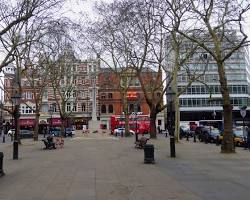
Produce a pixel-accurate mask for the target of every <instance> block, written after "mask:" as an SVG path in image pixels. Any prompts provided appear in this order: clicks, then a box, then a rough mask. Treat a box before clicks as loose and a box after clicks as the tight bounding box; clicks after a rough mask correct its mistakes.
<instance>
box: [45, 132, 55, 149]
mask: <svg viewBox="0 0 250 200" xmlns="http://www.w3.org/2000/svg"><path fill="white" fill-rule="evenodd" d="M42 141H43V142H44V144H45V149H56V146H55V143H54V142H53V136H50V135H49V136H48V137H47V140H42Z"/></svg>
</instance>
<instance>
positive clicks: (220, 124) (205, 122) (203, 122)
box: [199, 120, 224, 131]
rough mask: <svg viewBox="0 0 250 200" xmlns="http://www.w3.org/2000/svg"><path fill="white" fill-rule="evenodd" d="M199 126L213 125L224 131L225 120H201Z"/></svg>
mask: <svg viewBox="0 0 250 200" xmlns="http://www.w3.org/2000/svg"><path fill="white" fill-rule="evenodd" d="M199 126H212V127H214V128H218V129H219V130H220V131H223V126H224V125H223V120H200V121H199Z"/></svg>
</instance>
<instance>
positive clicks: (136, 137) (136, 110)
mask: <svg viewBox="0 0 250 200" xmlns="http://www.w3.org/2000/svg"><path fill="white" fill-rule="evenodd" d="M137 112H138V105H137V104H136V105H135V142H138V133H137Z"/></svg>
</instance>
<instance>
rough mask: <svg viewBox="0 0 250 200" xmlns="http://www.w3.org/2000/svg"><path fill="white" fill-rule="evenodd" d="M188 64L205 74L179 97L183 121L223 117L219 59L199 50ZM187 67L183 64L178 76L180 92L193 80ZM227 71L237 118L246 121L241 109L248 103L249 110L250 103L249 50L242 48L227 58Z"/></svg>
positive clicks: (193, 69) (249, 119)
mask: <svg viewBox="0 0 250 200" xmlns="http://www.w3.org/2000/svg"><path fill="white" fill-rule="evenodd" d="M201 58H202V59H201ZM201 60H202V62H201ZM187 66H188V68H189V70H191V72H193V73H195V74H201V76H200V77H199V79H198V81H195V82H193V83H192V84H191V86H189V87H188V88H187V89H186V90H185V92H184V93H182V95H180V97H179V102H180V120H181V121H199V120H213V119H218V120H220V119H223V114H222V103H221V99H222V95H221V92H220V83H219V75H218V70H217V65H216V62H215V61H214V60H213V59H212V58H211V57H210V56H209V55H208V54H206V53H204V52H200V53H199V52H197V53H195V54H194V55H193V56H192V57H191V58H190V60H189V61H188V62H187V63H186V67H187ZM186 67H183V68H182V70H181V71H180V72H179V75H178V85H177V87H178V90H179V91H181V90H182V89H183V88H184V87H185V86H186V85H187V84H188V82H189V77H190V75H189V76H188V74H187V70H186ZM205 69H206V70H205ZM225 71H226V77H227V82H228V87H229V91H230V98H231V103H232V105H233V120H234V122H237V121H242V118H241V115H240V108H241V107H242V106H247V107H248V109H249V103H250V87H249V86H250V60H249V52H248V49H247V48H241V49H239V50H238V51H237V52H235V53H234V54H232V56H231V57H230V58H229V59H227V60H226V63H225ZM248 109H247V110H248ZM249 114H250V111H249V113H248V112H247V115H246V121H249V122H250V116H249Z"/></svg>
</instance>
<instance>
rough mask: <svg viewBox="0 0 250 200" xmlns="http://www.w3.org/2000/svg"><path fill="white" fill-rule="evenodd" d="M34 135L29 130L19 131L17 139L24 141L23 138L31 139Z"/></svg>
mask: <svg viewBox="0 0 250 200" xmlns="http://www.w3.org/2000/svg"><path fill="white" fill-rule="evenodd" d="M33 136H34V134H33V131H30V130H26V129H24V130H20V133H19V138H20V139H25V138H33Z"/></svg>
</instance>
